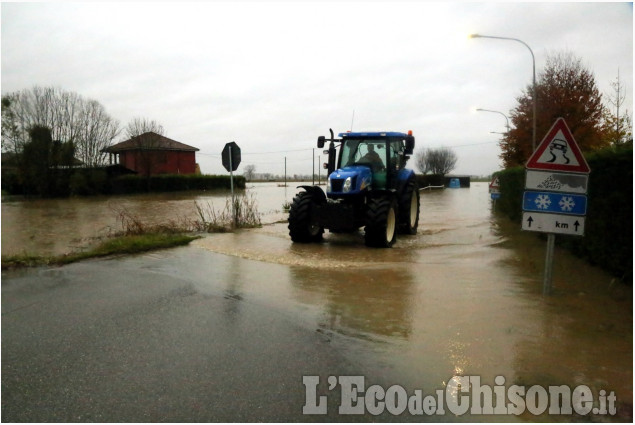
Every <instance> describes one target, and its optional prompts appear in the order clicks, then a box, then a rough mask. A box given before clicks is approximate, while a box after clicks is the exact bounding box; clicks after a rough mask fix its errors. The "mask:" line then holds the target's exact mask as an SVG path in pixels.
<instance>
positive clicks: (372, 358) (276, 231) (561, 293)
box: [2, 183, 633, 421]
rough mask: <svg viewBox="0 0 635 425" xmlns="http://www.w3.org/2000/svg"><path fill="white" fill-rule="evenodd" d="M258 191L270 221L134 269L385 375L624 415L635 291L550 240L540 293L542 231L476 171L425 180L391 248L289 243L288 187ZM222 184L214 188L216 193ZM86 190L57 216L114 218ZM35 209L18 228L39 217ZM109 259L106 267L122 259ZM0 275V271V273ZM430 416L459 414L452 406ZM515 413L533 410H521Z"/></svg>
mask: <svg viewBox="0 0 635 425" xmlns="http://www.w3.org/2000/svg"><path fill="white" fill-rule="evenodd" d="M254 190H255V192H256V194H257V199H258V203H259V208H260V211H261V212H263V213H264V216H263V223H272V224H267V225H264V226H263V227H262V228H259V229H252V230H246V231H240V232H236V233H227V234H212V235H208V236H206V237H205V238H203V239H199V240H197V241H195V242H193V243H192V244H191V246H189V247H187V248H180V249H177V250H169V251H165V252H161V253H158V254H149V255H146V256H140V257H137V259H136V260H134V261H136V262H138V263H140V264H139V265H138V268H139V269H143V270H151V271H152V273H156V274H157V275H158V276H159V275H160V276H165V275H168V276H174V278H175V279H176V278H177V276H178V278H179V279H180V278H187V279H189V280H191V282H193V283H192V284H193V285H194V287H195V290H196V292H197V293H200V294H208V295H219V294H220V295H221V296H223V297H225V298H229V299H231V300H233V301H236V302H237V304H236V305H235V306H236V307H238V306H243V307H242V308H243V309H248V308H249V306H259V307H265V308H266V309H267V310H268V311H272V312H276V314H280V315H281V316H283V317H286V318H288V319H289V320H290V321H292V322H293V323H297V324H298V325H299V326H302V327H304V328H305V329H307V330H309V331H312V332H317V333H319V334H320V335H323V336H324V337H326V338H327V339H328V340H329V343H330V344H331V346H332V347H333V349H334V350H335V351H336V352H338V353H340V354H341V355H342V356H344V357H345V358H346V359H348V361H350V362H351V363H352V364H354V365H355V366H356V367H357V368H358V369H359V370H361V371H362V373H363V374H365V375H366V376H368V378H369V379H371V377H372V379H373V380H375V381H376V382H379V383H382V384H386V385H391V384H399V385H402V386H404V387H406V388H410V389H421V390H423V393H424V394H434V393H435V391H437V390H440V389H443V388H445V386H446V384H448V381H449V380H450V379H451V378H452V377H453V376H455V375H462V376H468V375H478V376H480V377H481V381H482V382H483V383H487V384H493V383H494V379H495V378H496V377H497V376H503V377H504V379H505V385H506V386H510V385H514V384H515V385H523V386H527V387H529V386H532V385H542V386H545V387H546V386H549V385H568V386H570V387H571V388H573V387H575V386H577V385H587V386H588V387H589V388H591V390H592V391H593V393H594V394H596V396H597V394H598V393H599V392H600V391H601V390H605V391H606V392H610V391H614V392H615V394H616V396H617V401H618V415H617V416H613V417H602V418H596V419H597V420H609V421H615V420H618V421H624V420H627V421H630V420H632V400H633V393H632V384H633V382H632V377H633V327H632V323H633V314H632V292H631V291H630V290H627V289H626V288H624V287H623V286H621V285H620V284H616V283H615V282H613V279H612V277H611V276H610V275H608V274H605V273H604V272H602V271H601V270H599V269H597V268H594V267H591V266H589V265H588V264H586V263H584V262H583V261H581V260H579V259H577V258H575V257H573V256H572V255H570V254H568V253H567V252H566V251H561V250H559V249H556V255H555V265H554V278H553V287H554V292H553V295H552V296H549V297H544V296H543V295H542V269H543V263H544V254H545V242H544V241H542V240H540V238H538V237H536V235H535V234H533V233H523V232H521V231H520V230H519V227H520V226H519V225H516V224H513V223H510V222H509V221H508V220H507V219H505V218H502V217H498V216H496V215H495V214H493V213H492V211H491V201H490V199H489V196H488V193H487V184H486V183H473V184H472V187H471V188H469V189H455V190H451V189H446V190H443V191H433V192H422V196H421V215H420V221H419V232H418V234H417V235H415V236H401V235H400V238H399V239H398V241H397V243H396V244H395V246H394V247H393V248H392V249H369V248H366V247H365V246H364V244H363V234H362V233H361V232H360V233H357V234H352V235H342V234H330V233H328V232H327V233H326V234H325V241H324V243H320V244H309V245H304V244H293V243H291V241H290V239H289V237H288V231H287V228H286V223H276V221H278V220H280V219H284V218H286V216H285V214H284V213H282V211H281V207H282V204H283V203H284V201H285V200H286V201H290V200H291V199H292V198H293V196H294V194H295V193H296V189H295V188H293V187H288V188H279V187H277V186H276V185H275V184H271V185H261V186H259V187H256V188H254ZM197 196H200V195H197ZM221 196H222V195H218V196H217V198H213V197H212V198H213V199H218V200H219V201H220V200H221ZM135 198H136V197H135ZM157 198H158V199H157ZM192 199H193V198H192V196H183V197H182V198H178V196H176V195H166V198H164V199H160V197H156V196H152V197H151V198H149V199H148V202H147V203H145V205H146V206H148V208H147V211H146V212H144V214H146V215H148V216H150V215H151V211H157V210H159V209H160V208H165V210H163V211H170V212H172V211H174V210H177V209H178V210H179V212H180V213H183V214H185V213H186V209H187V207H185V206H186V205H190V206H191V207H192V208H193V200H192ZM196 199H203V200H205V197H202V198H196ZM210 199H211V198H210ZM115 201H116V202H119V203H123V202H125V199H116V200H115ZM43 202H48V201H43ZM52 202H57V201H52ZM59 202H60V206H59V210H58V211H62V210H63V208H64V207H63V205H64V204H63V201H59ZM66 202H72V201H66ZM84 202H85V203H89V202H91V201H84ZM92 202H95V206H97V208H94V209H93V211H92V212H91V213H90V214H88V213H86V212H83V213H78V212H77V209H75V210H74V211H75V212H64V214H68V217H69V218H70V219H71V220H77V218H76V217H80V216H83V215H84V214H85V215H89V216H91V215H92V216H95V217H94V219H93V222H94V223H95V225H96V226H108V225H113V224H112V222H109V221H108V220H109V217H110V215H109V213H108V212H106V211H105V208H106V207H105V205H107V201H105V200H94V201H92ZM108 202H112V199H111V200H109V201H108ZM130 202H132V201H130ZM66 205H68V204H66ZM150 205H152V206H151V207H150ZM10 208H15V209H20V208H24V206H16V205H11V204H8V205H6V206H5V204H4V203H3V205H2V224H3V230H2V232H3V233H2V236H3V238H2V244H3V245H2V250H3V254H5V253H6V252H5V242H7V244H8V245H7V247H6V249H10V248H9V245H10V243H9V241H11V238H16V236H14V235H15V234H18V233H19V232H20V231H26V230H24V229H21V230H19V229H9V230H8V232H13V233H6V234H7V235H13V236H7V238H6V239H5V230H7V229H5V228H6V227H7V225H8V224H9V223H10V224H9V225H11V226H22V225H24V223H25V222H20V221H10V220H18V219H16V218H14V217H13V216H11V215H9V217H11V218H10V219H9V218H7V213H6V212H5V211H10ZM129 208H135V207H134V205H129ZM78 209H79V210H81V208H78ZM97 210H99V211H102V213H103V214H102V215H99V214H98V213H97V212H95V211H97ZM82 211H83V210H82ZM41 214H46V211H43V212H41ZM49 214H51V215H52V216H55V215H60V214H59V212H50V211H49ZM64 214H61V215H64ZM99 217H101V218H99ZM34 221H35V222H33V223H32V226H34V227H33V228H30V229H28V231H33V229H34V228H37V226H38V225H39V223H38V222H37V220H34ZM16 223H18V224H16ZM97 223H98V224H97ZM109 223H110V224H109ZM50 227H51V226H49V229H48V231H49V232H51V231H52V230H51V229H50ZM78 227H79V226H78ZM42 229H43V230H42V231H43V232H44V231H46V229H45V227H42ZM36 233H37V232H36ZM86 233H90V232H86ZM32 239H33V240H35V239H37V234H35V236H34V237H33V238H32ZM53 239H55V238H53ZM13 240H14V241H15V239H13ZM56 246H57V245H55V243H53V244H52V245H50V246H47V249H51V250H55V249H58V248H57V247H56ZM107 261H108V262H110V263H112V264H111V265H110V266H109V267H112V268H116V267H117V263H118V261H119V260H107ZM130 261H133V260H130ZM7 277H9V278H11V275H5V274H4V273H3V280H4V279H6V278H7ZM232 314H236V312H233V313H232ZM3 344H4V342H3ZM323 372H324V373H326V374H328V373H331V372H329V371H323ZM333 373H335V372H333ZM298 391H304V388H303V386H301V385H300V386H299V388H298ZM432 419H434V420H443V421H446V420H465V419H464V418H463V419H461V418H456V417H454V416H452V415H449V416H446V417H444V418H438V417H433V418H432ZM515 419H516V417H509V416H504V417H502V418H499V420H515ZM519 419H520V420H528V421H533V420H536V419H537V418H536V417H534V416H531V415H530V414H529V413H525V414H524V415H522V416H520V418H519ZM542 419H543V420H544V419H546V420H552V421H569V420H571V419H572V418H571V417H570V416H560V417H558V416H549V417H546V416H545V417H543V418H542ZM588 419H589V418H581V417H573V420H588ZM317 420H319V418H318V419H317ZM468 420H474V421H480V420H492V418H491V417H489V418H487V419H485V418H484V417H475V416H472V417H469V418H468Z"/></svg>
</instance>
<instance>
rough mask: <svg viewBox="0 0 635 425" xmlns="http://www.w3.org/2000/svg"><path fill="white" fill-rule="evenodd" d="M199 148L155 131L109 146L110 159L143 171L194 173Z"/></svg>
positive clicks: (129, 167)
mask: <svg viewBox="0 0 635 425" xmlns="http://www.w3.org/2000/svg"><path fill="white" fill-rule="evenodd" d="M198 150H199V149H198V148H195V147H193V146H189V145H186V144H184V143H181V142H177V141H176V140H172V139H169V138H167V137H165V136H162V135H160V134H157V133H154V132H147V133H143V134H141V135H139V136H136V137H133V138H131V139H128V140H125V141H123V142H121V143H117V144H115V145H112V146H109V147H107V148H105V149H104V150H103V151H104V152H106V153H109V154H110V163H111V164H113V163H118V164H119V165H122V166H124V167H126V168H128V169H130V170H133V171H136V172H137V173H138V174H140V175H146V176H149V175H155V174H195V173H196V172H197V170H198V168H197V164H196V151H198Z"/></svg>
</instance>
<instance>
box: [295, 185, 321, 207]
mask: <svg viewBox="0 0 635 425" xmlns="http://www.w3.org/2000/svg"><path fill="white" fill-rule="evenodd" d="M297 187H298V188H302V189H304V190H306V191H307V192H309V193H310V194H312V195H313V196H314V197H315V200H316V201H317V202H318V203H320V204H321V203H324V202H326V194H325V193H324V191H323V190H322V188H321V187H320V186H308V185H304V186H297Z"/></svg>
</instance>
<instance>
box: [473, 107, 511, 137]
mask: <svg viewBox="0 0 635 425" xmlns="http://www.w3.org/2000/svg"><path fill="white" fill-rule="evenodd" d="M476 110H477V111H479V112H493V113H495V114H501V115H502V116H504V117H505V121H507V132H508V133H509V118H507V115H505V114H503V113H502V112H500V111H492V110H489V109H481V108H476Z"/></svg>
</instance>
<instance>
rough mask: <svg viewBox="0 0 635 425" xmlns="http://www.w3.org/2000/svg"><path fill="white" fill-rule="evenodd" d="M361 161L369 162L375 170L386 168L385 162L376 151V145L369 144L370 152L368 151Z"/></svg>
mask: <svg viewBox="0 0 635 425" xmlns="http://www.w3.org/2000/svg"><path fill="white" fill-rule="evenodd" d="M359 162H366V163H369V164H370V165H371V167H372V168H373V170H374V171H378V170H381V169H382V168H384V162H383V161H382V160H381V157H380V156H379V154H378V153H377V152H375V146H374V145H368V152H366V155H364V156H363V157H361V159H360V160H359Z"/></svg>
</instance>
